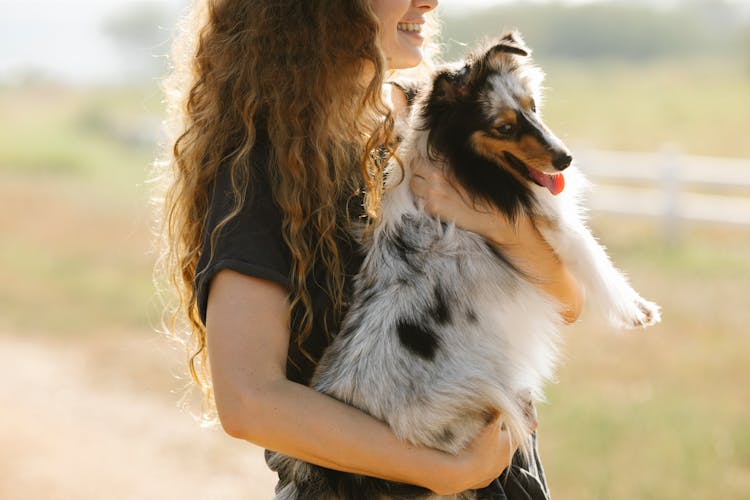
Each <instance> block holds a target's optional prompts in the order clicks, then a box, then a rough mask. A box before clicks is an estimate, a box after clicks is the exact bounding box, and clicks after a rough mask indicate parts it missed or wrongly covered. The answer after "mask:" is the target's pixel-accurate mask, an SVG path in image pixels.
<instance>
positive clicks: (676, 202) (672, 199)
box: [661, 144, 682, 245]
mask: <svg viewBox="0 0 750 500" xmlns="http://www.w3.org/2000/svg"><path fill="white" fill-rule="evenodd" d="M661 156H662V160H661V161H662V169H661V181H662V191H663V193H664V238H665V239H666V242H667V243H668V244H670V245H677V244H678V243H679V242H680V236H681V232H682V214H681V213H680V190H681V186H680V156H681V153H680V150H679V148H678V147H677V146H675V145H674V144H667V145H665V146H664V147H663V148H662V155H661Z"/></svg>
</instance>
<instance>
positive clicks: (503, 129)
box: [495, 123, 515, 136]
mask: <svg viewBox="0 0 750 500" xmlns="http://www.w3.org/2000/svg"><path fill="white" fill-rule="evenodd" d="M495 130H497V132H498V133H499V134H500V135H506V136H508V135H513V131H514V130H515V128H514V127H513V125H511V124H510V123H504V124H502V125H500V126H499V127H497V128H496V129H495Z"/></svg>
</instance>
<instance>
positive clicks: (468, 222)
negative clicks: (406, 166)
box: [410, 162, 531, 245]
mask: <svg viewBox="0 0 750 500" xmlns="http://www.w3.org/2000/svg"><path fill="white" fill-rule="evenodd" d="M411 168H412V172H413V175H412V179H411V184H410V187H411V190H412V193H414V195H415V196H416V198H417V200H418V202H420V203H422V204H423V206H424V209H425V210H426V211H427V213H429V214H431V215H433V216H436V217H438V218H440V220H443V221H446V222H454V223H455V224H456V225H457V226H459V227H460V228H462V229H465V230H467V231H471V232H473V233H477V234H478V235H480V236H482V237H483V238H484V239H486V240H487V241H491V242H494V243H497V244H501V245H506V244H514V243H517V242H518V236H519V234H518V229H519V228H520V229H527V226H530V225H531V222H530V221H529V219H528V217H527V216H525V215H522V216H521V217H519V221H518V223H517V225H518V228H517V227H515V226H514V225H513V224H511V222H510V221H509V220H508V219H507V218H506V217H505V216H504V214H502V213H501V212H500V211H499V210H498V209H497V208H495V207H493V206H491V205H489V204H487V203H485V202H483V201H481V200H473V199H472V197H471V195H469V193H467V192H466V190H465V189H464V188H463V186H461V185H460V184H458V182H457V181H455V180H454V179H451V178H450V177H448V174H447V173H446V172H445V171H444V170H443V169H442V168H441V166H440V165H435V164H433V163H428V162H415V163H414V164H412V165H411Z"/></svg>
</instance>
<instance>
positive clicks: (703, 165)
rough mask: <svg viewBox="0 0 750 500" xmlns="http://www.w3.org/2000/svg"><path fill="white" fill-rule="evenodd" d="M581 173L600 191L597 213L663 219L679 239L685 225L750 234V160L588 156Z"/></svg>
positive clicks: (674, 154) (668, 154) (672, 152)
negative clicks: (722, 227) (739, 229)
mask: <svg viewBox="0 0 750 500" xmlns="http://www.w3.org/2000/svg"><path fill="white" fill-rule="evenodd" d="M577 157H578V158H577V164H578V166H579V168H580V169H581V170H582V171H583V172H584V173H585V174H586V176H587V177H588V178H589V179H591V181H592V182H593V183H594V184H595V185H596V187H595V189H593V190H592V191H591V193H589V197H588V198H589V199H588V205H589V206H590V207H591V209H592V211H593V212H607V213H618V214H629V215H641V216H651V217H660V218H662V219H663V222H664V224H665V232H666V236H667V237H669V238H677V237H678V236H679V231H680V226H681V224H682V222H683V221H700V222H713V223H721V224H733V225H738V226H743V227H746V228H748V229H750V159H733V158H712V157H707V156H688V155H683V154H680V152H679V151H678V150H676V149H673V148H666V149H665V150H664V151H662V152H661V153H625V152H613V151H599V150H589V151H585V152H583V153H579V154H578V155H577Z"/></svg>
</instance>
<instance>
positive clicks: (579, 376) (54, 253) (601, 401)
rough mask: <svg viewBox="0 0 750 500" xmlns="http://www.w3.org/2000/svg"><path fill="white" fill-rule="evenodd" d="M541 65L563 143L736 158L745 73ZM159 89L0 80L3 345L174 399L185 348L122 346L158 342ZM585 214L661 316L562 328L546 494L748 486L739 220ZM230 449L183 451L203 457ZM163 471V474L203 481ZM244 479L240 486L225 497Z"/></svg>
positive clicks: (700, 494) (716, 493) (724, 493)
mask: <svg viewBox="0 0 750 500" xmlns="http://www.w3.org/2000/svg"><path fill="white" fill-rule="evenodd" d="M545 69H546V70H547V73H548V75H549V76H548V80H547V86H548V87H549V91H548V102H547V104H546V108H545V114H546V118H547V122H548V123H549V124H550V125H551V127H552V129H553V130H555V131H557V132H558V133H559V134H560V136H561V137H563V138H564V139H565V140H566V141H567V142H568V143H569V144H570V145H573V148H574V150H575V149H576V148H577V147H596V148H603V149H608V148H609V149H630V150H643V151H649V150H658V149H660V148H661V146H662V145H663V144H664V143H665V142H670V143H675V144H678V145H681V147H682V149H683V151H685V152H688V153H696V154H705V155H716V156H730V157H732V156H736V157H749V156H750V142H748V141H746V140H745V137H744V136H745V135H746V133H747V131H748V130H750V114H749V113H748V112H747V111H748V110H750V92H748V87H749V86H750V78H748V75H747V73H743V71H742V70H741V69H740V68H738V67H734V66H732V65H728V64H721V63H705V62H694V63H692V64H682V65H674V66H670V65H663V64H662V65H656V64H634V63H633V64H628V63H618V64H614V63H596V64H592V65H585V64H582V63H572V62H571V63H566V64H563V63H558V64H549V65H545ZM159 99H160V98H159V93H158V91H157V90H156V89H154V88H151V87H142V88H66V87H61V86H54V85H37V86H30V87H9V86H6V87H3V88H0V200H2V201H1V203H2V204H3V208H4V210H2V211H0V231H1V234H2V238H0V270H1V271H0V274H1V276H2V280H3V284H4V286H3V287H2V288H0V329H1V330H0V332H2V336H1V337H0V338H33V339H36V340H37V341H38V342H41V343H43V344H45V345H50V346H53V348H54V349H58V348H63V346H64V347H65V348H66V349H71V348H72V349H75V350H78V351H80V352H82V353H86V356H87V357H86V358H85V359H86V360H87V361H86V362H87V363H89V364H90V365H91V371H90V375H89V377H90V378H91V379H96V380H97V384H99V385H100V386H101V387H103V388H105V390H107V389H108V388H112V387H122V386H123V385H125V386H128V387H130V388H131V389H132V391H133V394H134V396H133V397H134V398H137V397H139V396H138V395H139V394H141V393H143V392H148V393H149V394H150V395H152V396H154V395H156V396H155V397H159V398H162V400H164V401H166V402H168V404H171V403H172V402H174V401H176V396H175V395H174V394H172V393H170V392H169V388H176V387H177V386H178V385H179V384H178V383H177V382H174V381H173V378H172V371H173V370H174V369H175V365H176V364H178V365H179V363H180V362H181V356H180V355H179V354H176V353H175V354H173V355H172V358H171V360H172V361H167V360H166V358H164V357H159V356H150V355H148V354H146V353H145V351H144V350H143V349H141V350H138V349H136V350H135V351H133V350H123V349H121V348H118V346H122V345H129V346H131V347H132V343H133V341H134V340H136V341H138V342H140V341H141V340H142V341H143V342H141V343H142V344H143V345H145V346H146V350H148V349H150V346H151V345H153V344H151V343H149V341H148V340H147V339H152V341H153V338H154V337H155V334H154V333H152V332H153V329H152V325H153V324H155V321H156V316H157V308H156V305H155V299H154V293H153V290H152V286H151V266H152V263H153V255H152V254H151V252H150V236H149V213H148V207H147V200H148V184H147V183H146V182H145V179H146V177H147V172H148V165H149V162H150V161H151V159H152V158H153V157H154V154H155V146H154V145H153V142H152V141H151V140H150V138H152V137H153V136H154V135H156V134H157V126H158V122H159V120H160V116H161V105H160V103H159ZM592 225H593V227H594V230H595V232H596V233H597V234H598V235H599V236H600V237H601V239H602V240H603V241H604V242H605V243H606V245H607V246H608V248H609V249H610V253H611V255H612V256H613V259H614V261H615V262H617V263H618V265H619V266H620V267H621V268H623V269H625V270H627V271H628V273H629V275H630V276H631V277H632V281H633V283H634V284H635V286H636V288H637V289H638V290H639V291H641V292H642V293H643V295H644V296H646V297H648V298H651V299H653V300H655V301H657V302H659V303H660V304H661V305H662V307H663V309H664V323H663V324H662V325H660V326H658V327H656V328H653V329H651V330H648V331H646V332H641V331H636V332H630V333H621V332H613V331H612V330H611V329H610V328H608V327H606V326H604V325H602V324H599V323H597V322H594V321H593V320H591V319H590V318H589V317H587V316H585V317H584V319H583V320H582V321H581V322H580V323H579V324H577V325H574V326H571V327H569V328H567V329H566V332H565V336H566V339H567V340H566V345H567V346H566V357H567V359H566V361H565V363H564V365H563V367H562V369H561V371H560V374H559V383H557V384H555V385H553V386H551V387H550V388H549V403H548V404H546V405H543V406H541V407H540V423H541V428H540V434H541V436H542V439H541V447H542V454H543V457H544V461H545V464H546V468H547V473H548V475H549V480H550V483H551V485H552V488H553V492H554V493H555V497H556V498H558V499H577V500H580V499H619V498H622V499H625V498H628V499H629V498H638V499H709V498H732V499H742V498H748V497H750V430H749V429H750V427H749V426H748V417H750V412H749V411H748V406H747V402H748V401H750V385H749V384H748V380H750V337H748V332H749V331H750V330H748V321H749V320H750V312H749V310H748V305H749V304H748V299H747V297H750V279H748V277H750V258H748V255H750V230H748V229H736V228H725V227H713V226H708V225H687V226H686V228H685V232H684V234H683V237H682V240H681V242H680V244H679V245H676V246H675V245H672V246H670V245H667V244H665V243H664V240H663V238H662V237H661V234H660V226H659V224H658V223H657V222H656V221H650V220H646V219H629V218H624V217H603V216H597V215H596V214H594V216H593V220H592ZM102 345H106V346H109V347H106V348H103V347H102ZM134 349H135V348H134ZM134 353H135V354H134ZM175 360H176V362H175ZM9 383H10V384H13V379H11V380H10V381H9ZM165 439H166V438H165ZM225 442H226V443H229V440H228V439H227V440H221V441H217V443H221V444H212V445H211V446H212V447H214V446H216V447H218V448H211V449H212V450H213V452H212V453H208V454H206V456H205V457H203V458H201V457H200V456H198V457H192V459H191V460H193V461H196V463H200V464H201V465H200V467H210V464H209V461H211V460H214V459H215V457H217V456H220V455H221V453H222V450H223V449H224V448H222V447H223V446H230V445H229V444H224V443H225ZM153 445H154V450H153V451H152V453H154V454H158V453H160V449H159V443H158V442H155V443H153ZM26 446H29V444H28V443H26ZM31 446H33V443H32V444H31ZM32 449H33V448H32ZM3 453H9V452H8V451H6V452H3V451H0V461H1V459H2V458H3V456H2V455H3ZM185 455H186V453H182V454H179V455H178V454H175V455H174V456H171V455H170V460H171V461H172V463H178V462H175V461H180V460H187V458H186V457H185ZM6 458H7V457H6ZM40 461H41V462H43V460H41V459H39V458H37V462H35V463H36V466H39V463H40ZM180 463H181V462H180ZM49 467H51V468H54V467H60V464H54V463H51V464H50V465H49ZM200 467H198V469H197V470H202V471H203V473H204V474H205V470H203V469H200ZM50 470H52V469H50ZM78 472H80V471H78ZM84 472H85V471H84ZM173 472H174V476H175V477H172V476H169V477H168V476H167V475H165V476H163V477H162V478H161V479H160V480H161V481H170V480H173V481H175V482H177V481H179V482H180V484H186V482H189V481H195V482H196V484H197V483H199V482H200V483H205V481H206V479H205V476H204V478H203V479H200V477H201V475H200V473H197V474H195V477H187V478H186V477H182V478H178V477H177V476H178V474H179V471H173ZM44 474H45V473H44V471H43V472H42V473H41V476H42V477H45V475H44ZM52 475H53V474H51V473H50V477H51V476H52ZM130 480H131V481H132V482H134V483H137V482H138V480H139V478H138V476H137V475H135V473H134V475H133V477H132V478H130ZM154 480H155V481H158V480H157V479H154ZM128 482H130V481H128ZM19 484H20V483H19ZM39 484H48V485H49V488H48V490H46V491H47V493H48V494H49V495H47V496H45V497H47V498H52V497H53V495H52V494H51V492H54V491H56V489H57V488H59V487H60V486H59V484H56V483H55V482H54V481H51V480H47V483H44V481H42V482H41V483H39ZM247 487H248V485H247V483H245V482H242V481H240V482H239V483H237V485H236V489H234V490H231V491H232V492H234V493H233V494H234V495H235V496H232V495H231V494H228V496H225V497H224V498H238V497H240V496H242V493H241V492H243V491H245V492H246V491H248V490H243V488H247ZM3 491H5V490H2V489H0V497H3V498H5V497H12V496H13V495H12V493H7V494H6V496H3ZM71 491H76V490H71ZM188 491H189V489H188ZM227 491H230V490H227ZM245 494H246V493H245ZM8 495H9V496H8ZM268 495H270V492H268ZM73 496H75V497H77V498H96V497H97V495H95V494H91V495H89V494H88V493H86V492H85V491H84V490H81V491H78V492H77V493H76V494H75V495H73ZM126 496H127V495H126ZM165 496H166V497H169V493H165V494H164V496H162V497H165ZM19 498H20V496H19Z"/></svg>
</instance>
